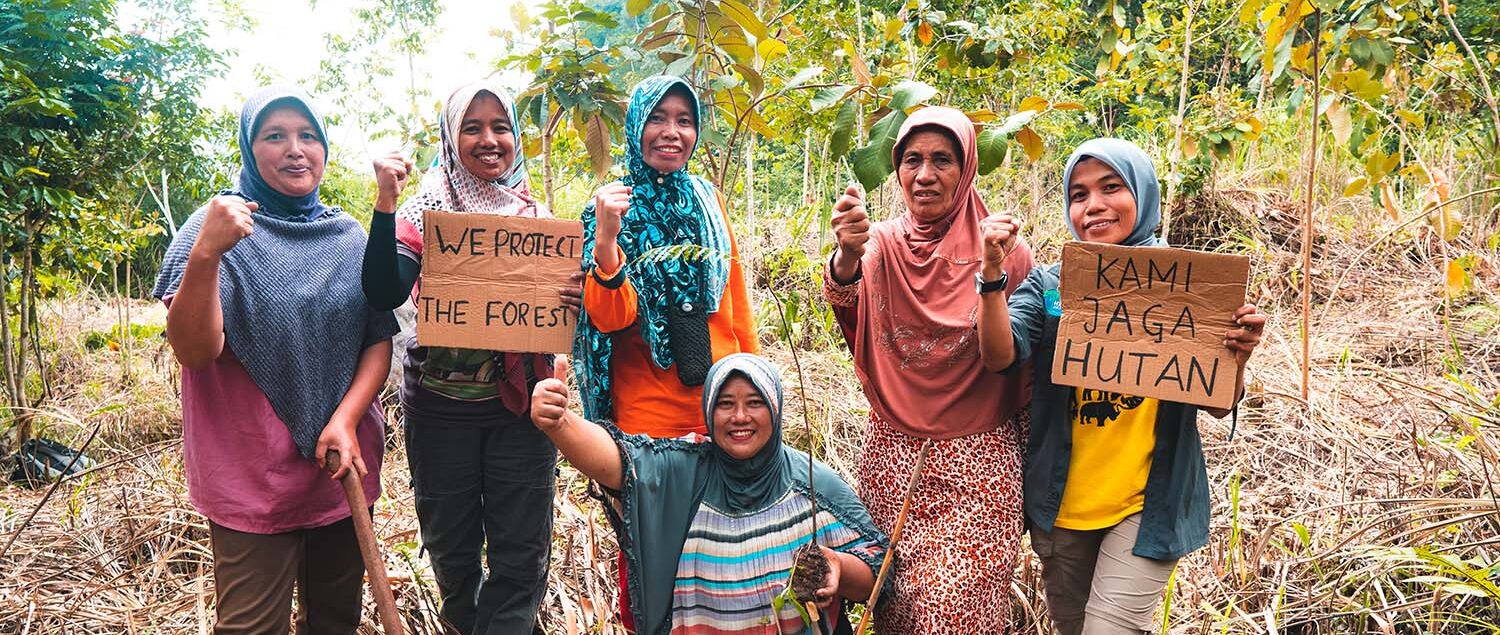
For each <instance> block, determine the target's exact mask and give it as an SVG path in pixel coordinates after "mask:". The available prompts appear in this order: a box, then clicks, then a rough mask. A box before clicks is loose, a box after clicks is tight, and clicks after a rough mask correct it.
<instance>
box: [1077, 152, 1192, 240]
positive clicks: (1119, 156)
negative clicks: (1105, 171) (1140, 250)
mask: <svg viewBox="0 0 1500 635" xmlns="http://www.w3.org/2000/svg"><path fill="white" fill-rule="evenodd" d="M1086 158H1092V159H1098V160H1100V161H1103V162H1104V163H1105V165H1108V166H1109V167H1110V169H1112V170H1114V171H1115V174H1118V175H1120V178H1121V179H1124V180H1125V185H1126V186H1127V187H1129V188H1130V193H1131V194H1134V195H1135V228H1134V229H1133V230H1131V232H1130V235H1129V236H1127V237H1126V238H1125V242H1122V243H1120V244H1122V245H1125V246H1127V247H1139V246H1142V245H1165V244H1167V241H1166V239H1164V238H1158V237H1157V236H1156V228H1157V226H1159V225H1161V184H1160V183H1158V182H1157V181H1156V166H1155V165H1153V164H1152V163H1151V157H1150V156H1149V155H1147V154H1146V151H1145V150H1142V149H1141V148H1140V146H1137V145H1135V144H1134V143H1131V142H1129V141H1126V140H1124V139H1111V138H1109V137H1100V138H1098V139H1092V140H1089V141H1085V142H1084V143H1083V145H1080V146H1078V149H1077V150H1074V151H1073V156H1070V157H1068V166H1067V167H1066V168H1064V169H1063V224H1065V225H1067V226H1068V231H1070V232H1073V237H1074V238H1078V239H1080V240H1081V237H1080V236H1079V235H1078V228H1077V227H1074V226H1073V221H1072V218H1071V217H1070V216H1069V215H1068V206H1069V205H1068V195H1067V188H1068V183H1071V182H1072V180H1073V167H1074V166H1076V165H1078V162H1079V161H1082V160H1084V159H1086Z"/></svg>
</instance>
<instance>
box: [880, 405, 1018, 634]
mask: <svg viewBox="0 0 1500 635" xmlns="http://www.w3.org/2000/svg"><path fill="white" fill-rule="evenodd" d="M1029 423H1030V410H1029V409H1026V410H1022V411H1021V412H1019V413H1017V414H1016V415H1015V416H1014V417H1013V418H1012V419H1011V420H1010V421H1008V422H1006V423H1005V424H1002V425H1001V426H1000V427H999V428H996V429H995V430H992V431H990V432H984V433H980V434H976V435H971V436H967V437H960V438H957V439H946V440H940V441H934V442H933V445H932V449H931V450H930V451H929V452H928V454H927V462H926V463H925V464H924V466H923V468H922V478H921V481H920V482H919V483H918V484H917V491H916V493H915V494H914V495H913V496H912V502H911V510H910V511H909V512H907V517H906V526H905V528H904V529H903V530H902V532H903V533H902V536H901V542H900V544H898V545H897V546H896V560H895V565H894V566H895V567H896V569H895V571H893V572H892V574H891V578H892V582H893V585H892V586H891V587H889V588H888V589H887V590H886V592H885V595H884V596H882V598H881V600H880V608H879V610H877V611H876V613H875V628H876V631H877V632H879V633H880V635H965V634H969V633H972V634H974V635H979V634H984V635H992V634H994V633H1004V632H1006V631H1007V630H1008V628H1009V622H1010V583H1011V577H1012V576H1013V575H1014V572H1015V566H1016V558H1017V557H1018V555H1019V551H1020V548H1021V534H1022V531H1023V521H1022V514H1023V512H1022V507H1021V460H1022V455H1023V453H1024V452H1025V439H1026V433H1027V430H1028V428H1029ZM922 442H923V439H920V438H917V437H911V436H907V435H905V434H902V433H900V432H898V431H896V430H895V429H894V428H892V427H891V425H890V424H889V423H887V422H886V421H885V420H883V419H881V418H880V417H879V415H876V414H874V413H871V415H870V427H869V430H868V431H867V432H866V434H865V443H864V452H863V454H862V455H861V456H860V459H859V466H858V471H859V475H858V476H859V493H860V498H861V499H862V500H864V502H865V505H866V506H867V507H869V510H870V516H871V517H873V518H874V520H875V525H876V526H877V527H879V528H880V530H881V531H883V532H885V533H886V534H887V535H889V534H890V533H891V531H892V530H894V529H895V526H896V517H897V516H898V515H899V514H900V513H901V499H902V497H903V496H904V495H905V494H906V488H907V483H908V482H909V479H910V478H911V474H912V470H913V469H914V468H915V467H916V463H917V455H918V453H919V452H920V451H921V448H922Z"/></svg>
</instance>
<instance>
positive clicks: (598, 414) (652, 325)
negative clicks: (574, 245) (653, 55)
mask: <svg viewBox="0 0 1500 635" xmlns="http://www.w3.org/2000/svg"><path fill="white" fill-rule="evenodd" d="M672 89H680V90H682V91H683V92H685V93H686V94H687V96H688V99H689V100H690V101H691V102H692V109H693V121H694V123H696V124H697V125H698V126H699V129H700V130H701V129H702V118H701V112H700V111H701V108H700V106H699V104H698V96H697V95H696V94H695V93H694V92H693V89H692V87H691V86H689V85H688V84H687V82H685V81H683V80H682V78H679V77H672V76H668V75H658V76H655V77H650V78H647V79H646V80H644V81H642V82H641V83H640V85H638V86H636V87H635V92H633V93H631V95H630V108H629V110H627V111H626V113H625V162H626V166H627V167H628V168H629V172H628V173H627V174H626V176H625V178H624V179H623V180H622V181H621V182H622V183H624V184H625V185H628V186H630V187H631V188H632V193H631V197H630V213H629V214H627V215H626V216H625V217H624V218H622V219H621V221H620V236H619V239H618V240H619V244H620V250H621V251H623V252H624V253H625V272H624V275H625V276H626V277H627V278H628V279H629V280H630V282H631V284H632V285H633V286H634V287H635V291H636V296H637V300H636V316H637V317H636V325H637V326H639V327H640V333H641V338H642V339H644V340H645V342H646V346H647V347H648V348H650V350H651V361H652V362H653V363H655V364H656V366H657V367H658V368H661V369H662V370H666V369H667V368H670V367H671V366H672V364H673V363H675V362H674V360H673V359H672V349H671V346H670V343H669V342H668V334H667V314H668V309H669V307H671V306H681V305H690V306H692V307H701V308H702V309H703V310H706V311H707V312H709V313H714V312H716V311H718V310H719V300H720V298H722V297H723V294H724V287H725V285H726V284H727V283H728V281H729V254H730V252H731V249H730V238H729V226H728V225H727V224H726V223H725V221H724V213H723V211H722V210H721V209H720V207H719V197H718V194H717V192H716V191H715V189H714V186H713V184H712V183H709V182H708V181H706V180H704V179H702V178H699V177H697V176H693V175H690V174H688V173H687V167H686V166H684V167H683V168H682V169H681V170H677V171H676V172H671V173H669V174H662V173H660V172H657V171H656V170H654V169H652V168H651V166H649V165H646V161H645V158H644V155H643V154H642V152H641V134H642V133H643V132H644V131H645V128H646V120H647V119H649V118H650V116H651V111H652V110H655V109H656V106H657V104H659V103H661V100H662V98H663V97H666V95H667V92H668V91H670V90H672ZM696 149H697V144H696V143H694V145H693V148H692V149H690V150H689V153H688V156H689V157H690V158H691V156H692V151H693V150H696ZM594 223H595V221H594V204H593V202H590V203H589V204H588V205H587V206H586V207H584V209H583V268H584V270H585V271H588V270H592V269H593V267H594V226H595V224H594ZM674 246H696V247H701V248H702V249H697V250H694V249H691V248H689V249H683V250H670V249H667V248H670V247H674ZM612 352H613V347H612V342H611V341H610V334H608V333H601V332H600V331H599V329H597V328H594V326H593V322H592V321H591V320H590V319H589V318H588V315H587V312H586V311H585V312H584V314H583V315H581V316H579V319H578V330H577V332H576V334H575V335H574V339H573V359H574V364H575V366H574V371H575V376H576V377H577V379H578V386H579V392H580V393H582V398H581V400H582V402H583V411H584V415H585V416H587V417H588V418H590V419H607V418H611V417H613V416H614V406H613V404H612V403H611V401H610V375H609V373H610V357H611V354H612Z"/></svg>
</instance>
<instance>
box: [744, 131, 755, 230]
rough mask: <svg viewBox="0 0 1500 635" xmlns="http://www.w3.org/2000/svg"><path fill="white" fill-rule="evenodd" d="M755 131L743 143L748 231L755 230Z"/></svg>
mask: <svg viewBox="0 0 1500 635" xmlns="http://www.w3.org/2000/svg"><path fill="white" fill-rule="evenodd" d="M755 136H756V135H755V133H754V132H751V133H750V138H749V139H747V140H746V143H745V218H746V219H747V220H748V223H749V225H750V231H752V232H754V231H756V229H755V227H756V225H755Z"/></svg>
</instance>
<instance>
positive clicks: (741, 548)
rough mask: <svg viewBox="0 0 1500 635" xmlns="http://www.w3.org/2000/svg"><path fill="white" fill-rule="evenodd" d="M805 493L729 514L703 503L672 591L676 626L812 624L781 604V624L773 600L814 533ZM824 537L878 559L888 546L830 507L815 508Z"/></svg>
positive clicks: (760, 633) (722, 628)
mask: <svg viewBox="0 0 1500 635" xmlns="http://www.w3.org/2000/svg"><path fill="white" fill-rule="evenodd" d="M809 508H810V506H809V504H808V500H807V497H806V496H804V495H802V494H801V493H799V492H797V491H796V490H795V489H789V490H787V493H786V495H785V496H783V497H782V498H781V500H779V501H777V502H776V503H775V504H773V505H771V506H770V507H768V508H766V509H764V510H761V511H759V512H755V513H753V514H750V515H746V516H731V515H728V514H725V513H723V512H721V511H719V510H717V509H714V508H713V507H712V506H710V505H709V504H708V503H703V504H701V505H699V507H698V513H697V514H696V515H695V516H694V517H693V525H692V529H691V530H690V531H689V532H688V538H687V541H686V542H685V543H684V544H683V546H682V558H681V559H680V560H679V561H678V564H677V580H676V584H675V589H674V592H673V598H672V632H673V633H674V634H682V635H687V634H691V635H751V634H754V635H776V634H778V633H779V634H784V635H793V634H797V633H806V632H807V629H806V627H805V626H804V624H803V623H802V618H801V617H800V616H799V615H798V614H797V611H796V609H794V608H792V607H791V606H790V605H787V606H785V607H783V609H782V612H781V614H780V615H778V616H775V617H776V619H778V620H779V621H780V622H781V628H780V629H779V630H778V629H777V627H776V624H774V623H773V622H772V619H773V617H772V610H771V599H772V598H774V597H775V596H776V595H778V594H779V593H781V591H782V589H784V588H785V587H786V585H787V580H788V574H789V572H790V569H791V566H792V553H793V552H794V551H795V550H796V549H797V548H798V547H800V546H801V545H803V544H805V543H807V541H808V540H809V538H810V537H811V536H810V535H809V534H810V530H811V525H810V523H808V520H807V514H808V511H809ZM818 532H819V539H820V543H821V544H823V545H825V546H827V547H829V548H830V549H834V550H836V551H842V552H847V553H850V554H853V555H856V556H858V557H859V558H860V559H862V560H864V561H866V562H871V563H874V562H879V561H880V558H882V557H883V556H884V549H883V548H881V547H880V546H879V545H877V544H875V543H873V542H870V541H866V540H864V539H863V538H862V537H861V536H860V535H859V533H858V532H856V531H854V530H852V529H850V528H848V527H846V526H845V525H844V524H843V523H841V522H839V521H838V520H837V519H836V518H834V517H833V515H832V514H830V513H828V512H827V511H819V512H818Z"/></svg>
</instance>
